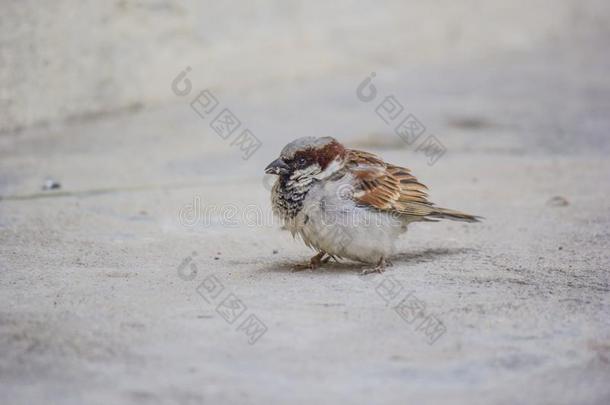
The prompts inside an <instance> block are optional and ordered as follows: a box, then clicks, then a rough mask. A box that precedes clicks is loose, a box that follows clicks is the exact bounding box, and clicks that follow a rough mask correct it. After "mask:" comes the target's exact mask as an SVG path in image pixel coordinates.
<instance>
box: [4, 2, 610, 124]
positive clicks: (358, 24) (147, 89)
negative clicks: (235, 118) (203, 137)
mask: <svg viewBox="0 0 610 405" xmlns="http://www.w3.org/2000/svg"><path fill="white" fill-rule="evenodd" d="M0 7H1V9H2V12H1V13H0V67H1V68H0V133H6V132H10V131H12V130H15V129H23V128H28V127H30V126H32V125H41V124H46V123H53V122H56V121H62V120H73V119H78V118H81V117H96V116H103V115H106V114H109V113H114V112H117V111H124V110H128V111H129V110H134V109H136V110H137V109H140V108H142V107H150V106H156V105H159V104H163V103H165V102H167V101H168V93H167V82H169V81H170V80H171V79H172V78H173V75H174V74H175V72H176V71H179V70H181V69H183V68H184V67H185V66H186V65H190V66H192V67H193V68H194V69H195V70H196V71H198V72H200V74H201V75H202V77H205V78H206V80H207V82H208V83H209V85H211V86H218V87H223V88H238V89H239V88H244V87H246V88H247V87H252V86H256V85H257V84H259V83H261V82H267V83H273V82H274V83H282V84H285V85H291V83H293V82H294V81H299V80H311V79H316V78H320V77H326V76H327V75H328V74H329V73H333V74H335V75H336V74H338V73H345V72H350V73H353V74H359V73H360V72H361V71H362V70H367V69H369V66H370V65H378V64H383V65H385V66H399V65H401V64H402V65H404V64H405V63H408V64H410V65H411V66H414V65H417V66H426V64H427V63H429V62H431V61H456V60H476V59H479V58H488V59H493V58H494V57H495V56H496V55H497V54H498V53H502V52H527V51H531V50H533V49H537V48H539V47H540V46H545V45H549V44H557V43H565V42H570V41H574V40H575V39H578V40H580V41H582V42H587V38H588V37H589V36H590V35H591V34H592V33H595V34H597V33H600V32H602V33H605V34H606V35H608V27H610V6H609V5H608V2H607V1H605V0H585V1H583V0H562V1H557V0H533V1H532V0H502V1H494V2H488V1H484V0H463V1H458V2H456V1H454V0H440V1H428V2H421V1H415V0H408V1H405V0H386V1H382V2H379V1H376V2H361V1H356V0H335V1H332V2H329V1H321V0H309V1H290V0H288V1H277V0H262V1H261V0H259V1H255V2H252V1H239V0H237V1H236V0H232V1H222V2H220V1H210V0H207V1H201V0H180V1H169V0H146V1H136V0H115V1H95V0H87V1H83V0H55V1H52V2H49V1H36V0H2V1H1V2H0Z"/></svg>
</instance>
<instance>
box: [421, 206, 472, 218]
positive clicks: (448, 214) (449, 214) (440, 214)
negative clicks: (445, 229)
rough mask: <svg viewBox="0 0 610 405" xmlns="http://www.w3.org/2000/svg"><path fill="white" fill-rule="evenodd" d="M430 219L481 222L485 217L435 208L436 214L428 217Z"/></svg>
mask: <svg viewBox="0 0 610 405" xmlns="http://www.w3.org/2000/svg"><path fill="white" fill-rule="evenodd" d="M427 217H430V218H443V219H451V220H452V221H463V222H480V220H481V219H483V217H479V216H477V215H470V214H466V213H464V212H460V211H456V210H450V209H448V208H437V207H434V212H432V213H431V214H429V215H427Z"/></svg>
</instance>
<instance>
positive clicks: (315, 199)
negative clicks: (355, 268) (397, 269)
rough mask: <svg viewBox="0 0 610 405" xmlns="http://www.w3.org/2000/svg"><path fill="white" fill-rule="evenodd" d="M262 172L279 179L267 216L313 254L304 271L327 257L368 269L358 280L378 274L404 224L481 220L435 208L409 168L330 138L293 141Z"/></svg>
mask: <svg viewBox="0 0 610 405" xmlns="http://www.w3.org/2000/svg"><path fill="white" fill-rule="evenodd" d="M265 172H266V173H268V174H275V175H277V176H278V179H277V180H276V182H275V184H274V185H273V188H272V191H271V203H272V207H273V212H274V214H275V215H277V216H278V217H280V218H281V219H282V221H283V222H284V224H285V226H286V227H287V228H288V229H289V230H290V232H291V233H292V235H293V236H297V235H298V236H299V237H300V238H301V239H302V240H303V241H304V242H305V244H306V245H307V246H309V247H310V248H313V249H314V250H316V251H317V252H318V253H317V254H316V255H315V256H313V257H312V258H311V259H310V261H309V266H307V267H309V268H311V269H315V268H316V267H319V266H320V265H321V264H322V263H326V262H327V261H328V260H329V259H330V258H331V257H332V258H335V259H337V258H339V259H340V258H346V259H351V260H355V261H359V262H364V263H371V264H374V265H375V267H374V268H372V269H367V270H364V271H363V273H364V274H366V273H370V272H375V271H377V272H382V271H383V270H384V268H385V266H386V265H387V264H389V262H388V258H389V257H390V256H391V255H393V254H394V253H395V251H396V247H395V244H396V240H397V239H398V237H399V236H400V235H401V234H402V233H404V232H405V231H406V230H407V225H408V224H410V223H411V222H417V221H436V220H437V219H451V220H455V221H465V222H478V220H479V219H480V217H477V216H474V215H470V214H466V213H463V212H460V211H455V210H451V209H447V208H440V207H437V206H435V205H434V204H433V203H431V202H430V201H428V194H427V193H426V192H427V190H428V189H427V187H426V186H425V185H423V184H422V183H420V182H419V181H417V179H416V178H415V177H414V176H413V175H412V174H411V171H410V170H409V169H407V168H404V167H400V166H395V165H392V164H389V163H386V162H384V161H383V160H382V159H381V158H379V157H378V156H376V155H374V154H372V153H368V152H364V151H359V150H354V149H348V148H346V147H344V146H343V145H342V144H341V143H339V142H338V141H337V140H336V139H334V138H332V137H323V138H316V137H303V138H299V139H296V140H294V141H292V142H291V143H289V144H288V145H286V146H285V147H284V148H283V149H282V151H281V153H280V157H279V158H278V159H276V160H274V161H273V162H271V163H270V164H269V165H268V166H267V167H266V169H265Z"/></svg>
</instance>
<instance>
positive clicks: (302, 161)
mask: <svg viewBox="0 0 610 405" xmlns="http://www.w3.org/2000/svg"><path fill="white" fill-rule="evenodd" d="M297 163H298V165H299V166H305V163H307V159H305V158H304V157H300V158H299V159H298V160H297Z"/></svg>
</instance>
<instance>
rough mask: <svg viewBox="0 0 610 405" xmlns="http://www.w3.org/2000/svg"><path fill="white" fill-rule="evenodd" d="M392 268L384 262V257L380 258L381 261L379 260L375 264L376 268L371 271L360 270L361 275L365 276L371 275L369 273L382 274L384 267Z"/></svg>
mask: <svg viewBox="0 0 610 405" xmlns="http://www.w3.org/2000/svg"><path fill="white" fill-rule="evenodd" d="M390 266H392V263H391V262H390V261H388V260H386V259H385V258H384V257H382V258H381V259H379V262H377V266H375V267H374V268H372V269H364V270H362V275H363V276H364V275H367V274H371V273H379V274H381V273H383V272H384V271H385V268H386V267H390Z"/></svg>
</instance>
